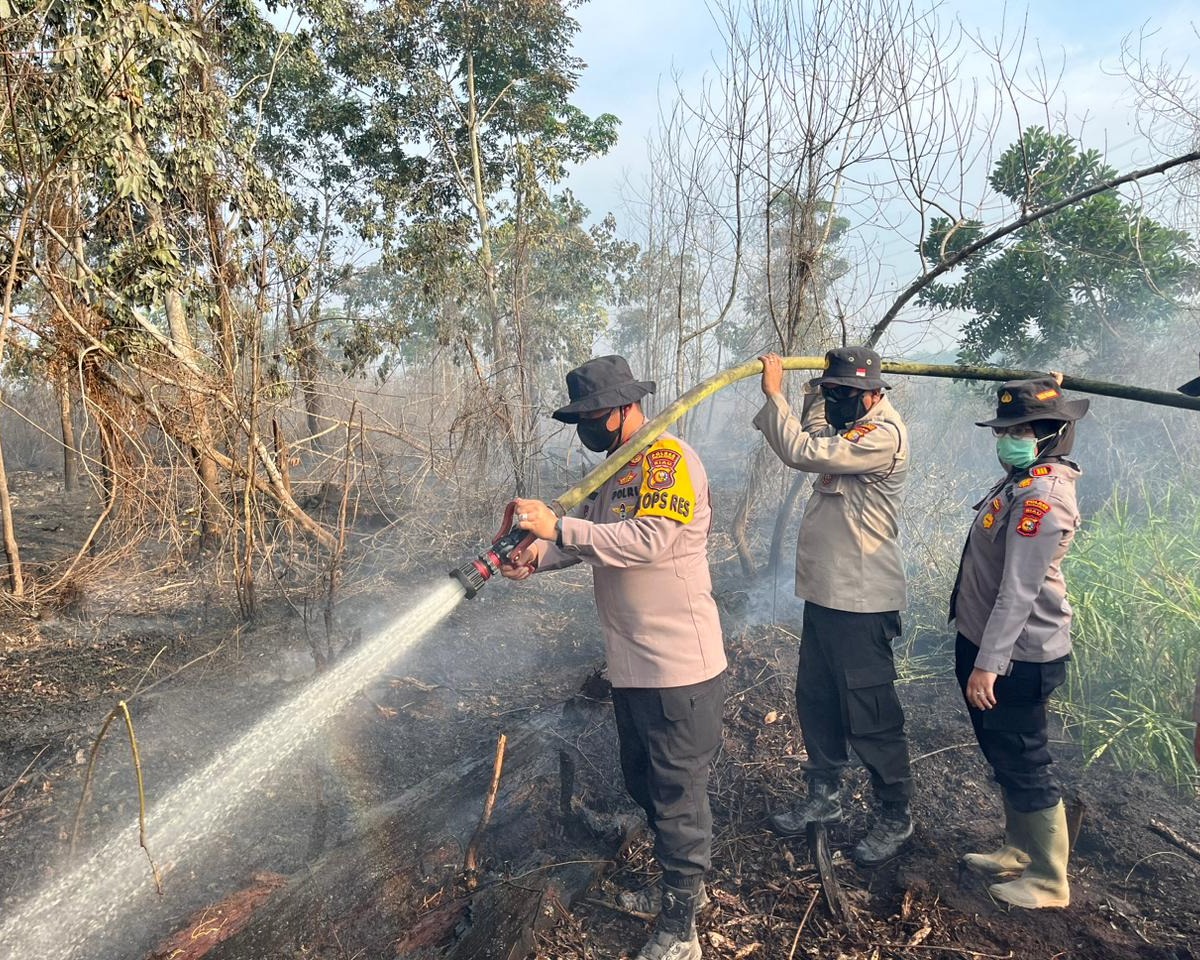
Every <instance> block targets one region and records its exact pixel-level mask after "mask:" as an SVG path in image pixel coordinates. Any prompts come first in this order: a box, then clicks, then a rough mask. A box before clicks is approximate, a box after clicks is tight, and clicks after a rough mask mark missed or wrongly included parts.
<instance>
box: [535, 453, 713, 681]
mask: <svg viewBox="0 0 1200 960" xmlns="http://www.w3.org/2000/svg"><path fill="white" fill-rule="evenodd" d="M711 526H712V507H711V505H710V502H709V491H708V476H707V474H706V473H705V471H704V466H703V464H701V462H700V458H699V457H698V456H697V455H696V451H694V450H693V449H692V448H691V447H690V446H688V445H687V444H686V443H684V442H683V441H682V440H680V439H679V438H677V437H673V436H671V435H670V434H663V435H662V436H661V437H659V439H658V440H656V441H655V442H654V443H653V444H652V445H651V446H650V448H649V449H648V450H647V451H646V452H645V453H644V454H642V455H639V456H637V457H635V458H634V459H633V460H632V461H630V462H629V463H628V464H626V466H625V468H624V469H623V470H620V471H618V472H617V473H616V475H614V476H613V477H612V479H610V480H608V481H607V482H606V483H605V484H604V485H603V486H602V487H601V488H600V489H599V490H598V491H597V492H596V495H595V496H594V497H592V498H591V499H589V500H586V501H584V503H582V504H580V506H578V507H576V508H575V509H574V510H572V511H571V513H570V514H569V515H567V516H566V517H563V520H562V544H563V545H562V547H561V548H560V547H557V546H555V545H554V544H553V543H551V542H549V541H545V540H540V541H538V550H539V561H538V566H537V569H538V571H539V572H544V571H546V570H554V569H559V568H561V567H566V566H570V565H571V564H574V563H579V562H580V561H582V562H583V563H586V564H588V565H589V566H591V567H592V580H593V588H594V592H595V596H596V610H597V612H598V613H599V616H600V626H601V629H602V631H603V633H604V646H605V653H606V655H607V659H608V675H609V679H610V680H611V681H612V684H613V686H614V687H680V686H684V685H685V684H692V683H700V682H701V681H703V680H709V679H711V678H712V677H715V676H716V675H717V674H719V673H720V672H721V671H722V670H724V669H725V666H726V661H725V645H724V643H723V641H722V638H721V622H720V619H719V617H718V615H717V605H716V603H715V602H714V600H713V595H712V579H711V577H710V574H709V570H708V531H709V528H710V527H711Z"/></svg>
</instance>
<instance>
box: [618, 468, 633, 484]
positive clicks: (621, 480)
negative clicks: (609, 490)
mask: <svg viewBox="0 0 1200 960" xmlns="http://www.w3.org/2000/svg"><path fill="white" fill-rule="evenodd" d="M636 476H637V470H629V471H628V472H626V473H623V474H621V475H620V476H619V477H617V483H618V484H620V485H621V486H622V487H623V486H625V484H627V483H633V479H634V477H636Z"/></svg>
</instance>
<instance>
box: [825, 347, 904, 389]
mask: <svg viewBox="0 0 1200 960" xmlns="http://www.w3.org/2000/svg"><path fill="white" fill-rule="evenodd" d="M882 373H883V361H882V360H880V359H879V354H877V353H876V352H875V351H874V350H872V349H870V348H869V347H837V348H836V349H834V350H830V351H829V352H828V353H826V354H825V372H824V373H823V374H821V376H820V378H819V379H818V380H817V381H816V385H817V386H818V387H854V388H855V389H857V390H890V389H891V386H890V385H889V384H886V383H884V382H883V380H881V379H880V376H881V374H882Z"/></svg>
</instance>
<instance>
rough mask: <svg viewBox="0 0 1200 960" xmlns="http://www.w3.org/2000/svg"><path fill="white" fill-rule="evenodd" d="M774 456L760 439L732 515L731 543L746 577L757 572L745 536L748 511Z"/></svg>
mask: <svg viewBox="0 0 1200 960" xmlns="http://www.w3.org/2000/svg"><path fill="white" fill-rule="evenodd" d="M774 456H775V453H774V451H772V450H771V448H770V447H769V446H767V441H766V440H760V441H759V444H758V450H756V451H755V453H754V460H753V461H752V463H751V464H750V475H749V476H748V477H747V478H746V492H745V493H744V494H743V495H742V502H741V503H739V504H738V508H737V513H735V514H734V515H733V531H732V533H733V543H734V546H735V547H737V555H738V560H739V561H740V562H741V565H742V573H743V574H744V575H745V576H747V577H753V576H754V575H755V573H757V572H758V565H757V564H756V563H755V562H754V556H753V555H752V554H751V552H750V541H749V539H748V537H747V532H748V530H749V527H750V511H751V510H752V509H753V507H754V501H755V500H757V499H758V492H759V490H761V489H762V484H763V478H764V477H765V476H766V473H767V466H768V465H769V464H770V462H771V460H772V458H773V457H774Z"/></svg>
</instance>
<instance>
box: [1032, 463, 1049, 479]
mask: <svg viewBox="0 0 1200 960" xmlns="http://www.w3.org/2000/svg"><path fill="white" fill-rule="evenodd" d="M1050 473H1051V470H1050V468H1049V467H1048V466H1046V465H1045V464H1044V463H1043V464H1042V465H1041V466H1040V467H1034V468H1033V469H1032V470H1030V471H1029V475H1030V476H1031V477H1048V476H1050Z"/></svg>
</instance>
